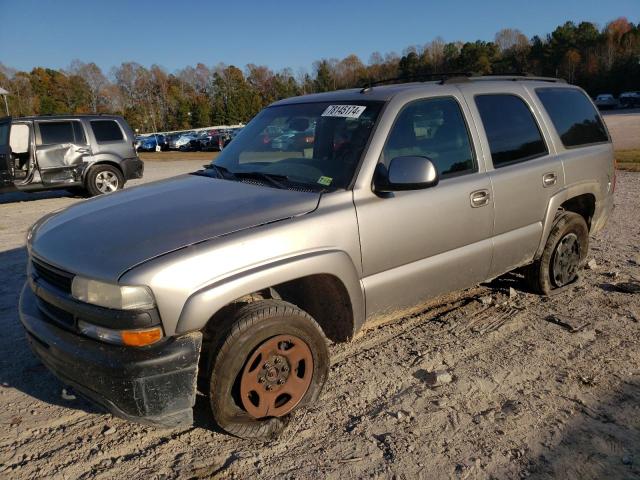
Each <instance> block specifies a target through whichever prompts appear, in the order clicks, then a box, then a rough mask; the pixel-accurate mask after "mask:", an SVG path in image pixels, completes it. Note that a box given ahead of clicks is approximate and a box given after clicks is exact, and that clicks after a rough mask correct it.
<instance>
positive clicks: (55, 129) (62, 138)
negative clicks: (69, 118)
mask: <svg viewBox="0 0 640 480" xmlns="http://www.w3.org/2000/svg"><path fill="white" fill-rule="evenodd" d="M38 126H39V128H40V141H41V142H42V144H43V145H50V144H52V143H75V136H74V134H73V122H41V123H39V124H38Z"/></svg>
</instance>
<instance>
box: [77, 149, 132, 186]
mask: <svg viewBox="0 0 640 480" xmlns="http://www.w3.org/2000/svg"><path fill="white" fill-rule="evenodd" d="M105 163H106V164H108V165H113V166H114V167H116V168H117V169H118V170H120V172H121V173H122V175H123V176H124V171H123V170H122V166H121V165H120V157H118V156H116V155H111V154H108V153H107V154H99V155H95V156H94V157H93V159H92V160H91V161H90V162H86V166H85V168H84V171H83V172H82V181H83V182H84V180H85V178H86V177H87V173H88V172H89V170H91V168H93V167H94V166H95V165H99V164H105Z"/></svg>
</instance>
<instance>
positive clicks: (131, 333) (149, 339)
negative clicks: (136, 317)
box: [121, 327, 162, 347]
mask: <svg viewBox="0 0 640 480" xmlns="http://www.w3.org/2000/svg"><path fill="white" fill-rule="evenodd" d="M121 335H122V344H123V345H128V346H130V347H144V346H145V345H151V344H152V343H156V342H157V341H158V340H160V339H161V338H162V329H161V328H160V327H154V328H149V329H146V330H123V331H122V332H121Z"/></svg>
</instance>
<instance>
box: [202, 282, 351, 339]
mask: <svg viewBox="0 0 640 480" xmlns="http://www.w3.org/2000/svg"><path fill="white" fill-rule="evenodd" d="M267 298H275V299H281V300H284V301H287V302H289V303H293V304H294V305H296V306H297V307H299V308H301V309H302V310H304V311H305V312H307V313H308V314H309V315H311V316H312V317H313V318H314V319H315V321H316V322H318V324H319V325H320V327H322V331H323V332H324V334H325V335H326V336H327V338H329V339H330V340H332V341H334V342H346V341H348V340H349V339H351V337H353V333H354V331H353V329H354V319H353V309H352V306H351V300H350V299H349V294H348V292H347V289H346V288H345V286H344V284H343V283H342V282H341V281H340V280H339V279H338V278H337V277H335V276H333V275H330V274H316V275H309V276H307V277H302V278H297V279H295V280H291V281H288V282H284V283H280V284H278V285H273V286H272V287H267V288H265V289H263V290H259V291H257V292H253V293H250V294H249V295H244V296H242V297H240V298H238V299H236V300H234V301H233V302H231V303H229V304H228V305H226V306H224V307H222V308H221V309H220V310H218V311H217V312H216V313H215V314H214V315H213V316H212V317H211V319H210V320H209V322H208V323H207V326H206V327H205V336H207V334H209V333H212V332H215V331H219V330H220V326H221V325H224V324H228V323H227V322H229V320H230V319H231V318H232V317H233V315H234V313H235V310H237V309H238V308H241V307H242V306H244V305H246V304H247V303H252V302H256V301H260V300H264V299H267ZM223 329H224V327H223Z"/></svg>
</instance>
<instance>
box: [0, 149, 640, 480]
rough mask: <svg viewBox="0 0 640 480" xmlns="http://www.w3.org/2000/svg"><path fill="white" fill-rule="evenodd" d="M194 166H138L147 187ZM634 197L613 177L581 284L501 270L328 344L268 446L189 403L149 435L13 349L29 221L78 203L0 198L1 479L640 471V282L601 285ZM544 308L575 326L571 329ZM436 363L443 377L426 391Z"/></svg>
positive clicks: (624, 237)
mask: <svg viewBox="0 0 640 480" xmlns="http://www.w3.org/2000/svg"><path fill="white" fill-rule="evenodd" d="M201 163H202V161H189V162H171V161H167V162H149V163H147V165H146V167H147V171H146V175H145V179H144V181H145V182H146V181H150V180H154V179H159V178H163V177H167V176H171V175H176V174H178V173H182V172H186V171H191V170H194V169H195V168H197V167H198V166H199V165H200V164H201ZM132 183H135V182H132ZM638 191H640V174H635V173H628V172H620V173H619V174H618V186H617V191H616V199H615V203H616V208H615V210H614V213H613V216H612V217H611V219H610V221H609V223H608V225H607V227H606V229H605V230H604V231H603V232H602V233H601V234H600V235H599V236H598V238H596V239H594V240H593V241H592V249H591V253H590V257H589V258H590V259H593V260H595V265H594V269H591V270H586V271H585V272H584V276H583V280H582V282H581V283H580V284H579V285H578V286H575V287H573V288H572V289H570V290H568V291H567V292H565V293H563V294H561V295H557V296H553V297H547V298H543V297H539V296H536V295H532V294H529V293H527V292H526V290H525V289H524V287H523V286H522V284H521V282H520V279H519V277H518V276H517V275H515V274H511V275H506V276H504V277H501V278H499V279H497V280H495V281H494V282H492V283H491V284H488V285H482V286H478V287H475V288H473V289H469V290H465V291H461V292H456V293H454V294H452V295H449V296H447V297H443V298H440V299H438V301H437V302H434V303H431V304H427V305H424V307H423V308H422V310H421V311H420V312H418V313H416V314H414V315H412V316H409V317H404V318H401V319H395V320H389V321H388V322H387V323H385V324H382V325H381V324H377V325H375V326H374V325H371V326H369V327H368V329H367V330H366V331H365V332H364V333H363V334H362V335H359V336H358V337H357V338H356V339H355V340H354V341H353V342H351V343H349V344H343V345H332V346H331V353H332V362H333V363H332V368H331V373H330V378H329V381H328V383H327V387H326V390H325V393H324V394H323V397H322V398H321V401H320V402H319V403H318V405H316V406H314V407H312V408H309V409H307V410H305V411H302V412H300V413H299V414H297V415H296V418H295V419H294V420H293V422H292V424H291V425H290V426H289V428H288V429H287V430H286V431H285V432H284V434H283V436H282V438H280V439H279V440H278V441H272V442H266V443H250V442H246V441H243V440H239V439H237V438H233V437H231V436H229V435H226V434H224V433H221V432H219V431H217V430H216V429H215V427H214V426H213V425H212V424H211V420H210V416H209V414H208V412H207V400H206V399H205V398H204V397H200V398H199V399H198V402H197V405H196V423H195V426H193V427H190V428H182V429H176V430H162V429H153V428H149V427H145V426H140V425H137V424H133V423H128V422H126V421H123V420H120V419H117V418H114V417H112V416H111V415H108V414H104V413H101V412H99V411H98V410H96V409H95V408H94V407H92V406H91V405H90V404H88V403H86V402H84V401H83V400H80V399H77V398H72V397H70V396H69V395H68V394H67V393H65V392H64V391H63V385H62V384H61V383H60V382H58V381H57V380H56V379H55V378H54V377H53V376H52V375H51V374H50V373H49V372H48V371H47V370H46V369H45V368H44V367H43V366H42V365H41V364H40V363H39V362H38V361H37V360H36V359H35V358H34V357H33V356H32V354H31V353H30V351H29V350H28V348H27V344H26V341H25V339H24V333H23V330H22V328H21V326H20V325H19V321H18V315H17V311H16V305H17V301H18V294H19V290H20V288H21V286H22V284H23V282H24V280H25V274H24V272H25V258H26V257H25V252H24V248H23V246H22V245H23V243H24V236H25V234H26V230H27V228H28V226H29V225H31V224H32V223H33V222H34V221H35V220H36V219H37V218H39V217H40V216H42V215H44V214H45V213H47V212H50V211H52V210H56V209H60V208H63V207H65V206H67V205H70V204H72V203H75V202H77V201H80V200H81V199H80V198H74V197H71V196H69V195H67V194H64V193H59V192H58V193H42V194H31V195H24V194H11V195H5V196H3V197H2V204H1V205H0V250H1V251H0V265H2V269H1V270H0V328H1V331H2V335H1V336H0V351H2V352H3V355H2V356H1V358H0V382H1V387H0V405H2V407H3V408H2V409H1V411H0V424H1V425H2V428H1V429H0V477H1V478H12V479H31V478H45V477H46V478H103V479H111V478H129V479H138V478H145V479H164V478H177V477H180V478H192V479H199V478H212V477H215V478H219V477H224V478H274V477H284V478H304V479H307V478H308V479H315V478H319V477H320V478H335V479H344V478H367V477H373V478H391V477H394V476H395V477H396V478H488V477H492V478H524V477H531V478H575V479H586V478H604V477H608V478H640V353H639V352H640V350H639V346H640V330H639V328H638V327H639V323H638V322H639V321H640V294H628V293H627V294H625V293H620V292H617V291H616V290H615V285H616V284H618V283H619V282H623V281H628V280H633V279H634V278H635V279H639V278H640V245H639V244H638V238H640V222H639V221H638V220H639V217H638V211H640V198H639V197H638V193H637V192H638ZM592 265H593V263H592ZM510 288H513V290H510ZM489 300H491V303H488V302H489ZM549 315H557V316H560V317H562V318H564V319H565V320H567V321H569V322H570V323H573V324H574V325H578V324H584V323H586V326H584V328H582V329H581V330H580V331H578V332H575V333H571V332H570V331H569V330H567V329H566V328H563V327H562V326H559V325H557V324H554V323H550V322H549V321H547V320H546V317H548V316H549ZM433 370H446V371H447V372H448V373H449V374H450V375H451V381H450V382H449V383H445V384H443V385H442V386H438V387H431V386H430V384H429V376H428V375H427V372H431V371H433ZM445 380H446V378H445Z"/></svg>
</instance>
